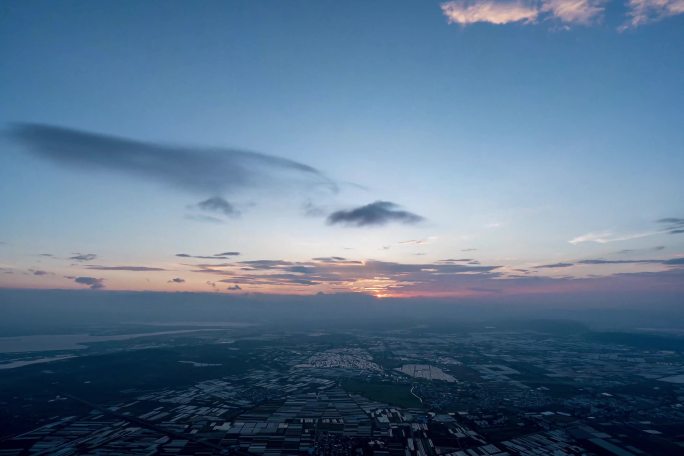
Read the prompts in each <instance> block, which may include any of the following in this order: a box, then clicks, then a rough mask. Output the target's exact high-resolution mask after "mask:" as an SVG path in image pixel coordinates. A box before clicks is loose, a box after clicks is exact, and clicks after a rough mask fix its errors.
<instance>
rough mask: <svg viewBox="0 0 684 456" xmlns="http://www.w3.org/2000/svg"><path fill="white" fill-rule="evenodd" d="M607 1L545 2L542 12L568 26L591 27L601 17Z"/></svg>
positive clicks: (553, 0)
mask: <svg viewBox="0 0 684 456" xmlns="http://www.w3.org/2000/svg"><path fill="white" fill-rule="evenodd" d="M605 3H606V1H605V0H544V1H543V2H542V3H541V8H540V11H541V12H543V13H548V14H550V15H551V16H553V17H554V18H556V19H558V20H560V21H561V22H564V23H566V24H581V25H589V24H591V23H592V22H594V21H595V20H596V19H597V18H599V17H601V15H602V14H603V11H604V10H605V7H604V4H605Z"/></svg>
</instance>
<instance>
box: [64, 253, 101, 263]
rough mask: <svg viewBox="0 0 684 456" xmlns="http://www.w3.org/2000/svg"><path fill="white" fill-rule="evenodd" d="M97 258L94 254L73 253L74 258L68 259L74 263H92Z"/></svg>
mask: <svg viewBox="0 0 684 456" xmlns="http://www.w3.org/2000/svg"><path fill="white" fill-rule="evenodd" d="M96 258H97V255H95V254H94V253H74V256H72V257H69V259H70V260H74V261H93V260H94V259H96Z"/></svg>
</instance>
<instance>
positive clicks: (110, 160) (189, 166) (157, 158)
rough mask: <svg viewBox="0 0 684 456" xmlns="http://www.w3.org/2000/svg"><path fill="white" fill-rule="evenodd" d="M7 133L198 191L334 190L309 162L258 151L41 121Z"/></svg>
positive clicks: (79, 165) (53, 151) (58, 159)
mask: <svg viewBox="0 0 684 456" xmlns="http://www.w3.org/2000/svg"><path fill="white" fill-rule="evenodd" d="M9 137H10V138H11V139H13V140H15V141H16V142H18V143H20V144H22V145H24V146H26V147H27V148H28V149H29V150H30V151H31V152H32V153H34V154H35V155H37V156H38V157H41V158H45V159H48V160H51V161H53V162H55V163H58V164H60V165H63V166H67V167H71V168H75V169H81V170H93V171H116V172H119V173H123V174H126V175H130V176H135V177H138V178H141V179H145V180H156V181H158V182H160V183H163V184H166V185H169V186H172V187H175V188H180V189H185V190H189V191H193V192H198V193H205V194H206V193H209V194H214V195H216V194H227V193H231V192H234V191H237V190H243V189H247V188H264V187H268V188H283V187H288V186H299V187H307V188H308V187H323V188H325V189H327V190H329V191H333V192H335V191H337V185H336V184H335V183H334V182H333V181H332V180H330V179H329V178H327V177H326V176H324V175H323V174H322V173H321V172H320V171H318V170H317V169H315V168H313V167H311V166H308V165H305V164H303V163H299V162H296V161H294V160H288V159H286V158H281V157H276V156H273V155H267V154H262V153H257V152H249V151H244V150H236V149H219V148H214V149H211V148H202V147H182V146H169V145H165V144H159V143H153V142H142V141H135V140H131V139H126V138H120V137H116V136H109V135H103V134H98V133H91V132H86V131H81V130H75V129H70V128H63V127H57V126H51V125H41V124H15V125H13V126H12V127H11V128H10V129H9Z"/></svg>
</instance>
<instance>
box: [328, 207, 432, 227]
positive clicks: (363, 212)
mask: <svg viewBox="0 0 684 456" xmlns="http://www.w3.org/2000/svg"><path fill="white" fill-rule="evenodd" d="M423 220H424V218H423V217H421V216H420V215H417V214H414V213H413V212H409V211H405V210H402V209H400V208H399V206H398V205H397V204H395V203H392V202H390V201H375V202H374V203H370V204H366V205H365V206H361V207H357V208H355V209H350V210H341V211H336V212H333V213H332V214H330V215H329V216H328V224H329V225H346V226H356V227H364V226H381V225H386V224H387V223H390V222H397V223H403V224H416V223H418V222H421V221H423Z"/></svg>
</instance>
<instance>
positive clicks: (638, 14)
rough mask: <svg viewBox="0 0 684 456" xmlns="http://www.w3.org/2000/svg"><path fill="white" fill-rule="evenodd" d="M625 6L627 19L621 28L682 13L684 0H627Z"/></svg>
mask: <svg viewBox="0 0 684 456" xmlns="http://www.w3.org/2000/svg"><path fill="white" fill-rule="evenodd" d="M627 8H628V12H627V16H628V17H629V19H628V20H627V21H626V22H625V23H624V24H623V25H622V27H621V30H626V29H628V28H634V27H638V26H640V25H645V24H650V23H652V22H657V21H660V20H662V19H665V18H668V17H672V16H677V15H679V14H684V0H629V1H628V2H627Z"/></svg>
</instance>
